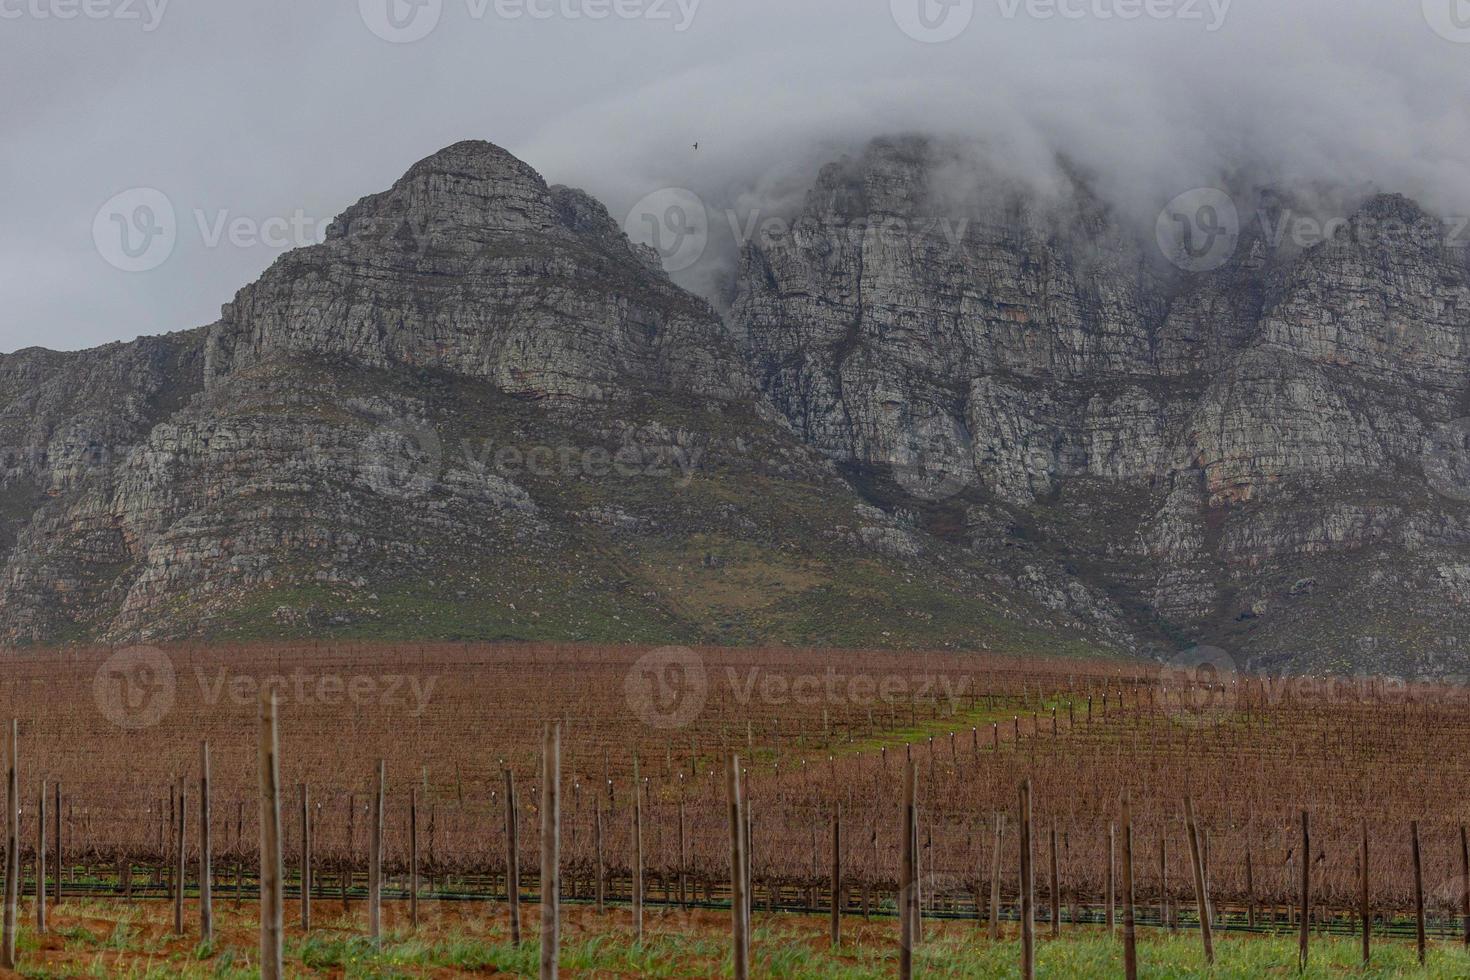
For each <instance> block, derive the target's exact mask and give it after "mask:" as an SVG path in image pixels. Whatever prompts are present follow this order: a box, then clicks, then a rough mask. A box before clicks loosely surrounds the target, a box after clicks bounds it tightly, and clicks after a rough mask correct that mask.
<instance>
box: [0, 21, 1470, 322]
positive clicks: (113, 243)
mask: <svg viewBox="0 0 1470 980" xmlns="http://www.w3.org/2000/svg"><path fill="white" fill-rule="evenodd" d="M390 5H391V7H390ZM420 35H421V36H420ZM0 83H3V88H0V91H3V93H4V96H3V98H0V172H3V182H0V203H3V211H0V299H3V302H0V351H11V350H15V349H18V348H21V347H26V346H30V345H43V346H48V347H55V348H66V349H75V348H80V347H87V346H91V345H94V344H98V343H103V342H106V341H109V340H117V339H129V338H132V337H135V336H137V335H139V334H147V333H161V332H166V331H170V330H179V329H186V328H189V327H194V326H198V325H202V324H206V323H210V322H212V321H213V320H214V319H215V318H216V317H217V316H218V312H219V306H220V304H221V303H223V302H226V301H228V300H229V299H230V298H231V296H232V295H233V294H234V292H235V290H236V289H238V288H239V287H240V286H241V285H243V284H244V283H246V282H248V281H249V280H251V279H252V278H254V277H255V276H256V275H258V274H259V273H260V271H261V270H263V269H264V268H265V267H266V266H267V265H268V264H269V263H270V262H271V261H272V260H273V259H274V258H275V257H276V256H278V255H279V254H280V253H281V251H282V250H283V249H284V248H287V247H291V246H293V245H296V244H299V243H301V242H302V241H309V240H312V239H313V238H314V237H315V236H316V235H318V234H319V232H320V229H321V228H322V226H323V225H324V223H325V222H326V221H328V220H330V218H331V217H333V216H334V215H336V214H337V213H338V212H339V211H341V210H342V209H343V208H344V207H346V206H347V205H349V204H350V203H352V202H353V201H355V200H357V199H358V198H359V197H361V196H363V195H365V194H368V193H372V192H375V191H378V190H381V189H383V188H385V187H387V186H388V185H389V184H391V183H392V182H393V180H394V179H396V178H397V177H398V176H399V175H401V173H402V172H403V171H404V170H405V169H406V168H407V167H408V166H410V165H411V164H412V163H413V162H414V161H416V160H418V159H420V158H422V157H424V156H426V155H428V154H429V153H431V152H433V151H434V150H436V149H438V148H439V147H441V146H444V145H446V144H448V143H452V142H455V141H457V140H461V139H466V138H478V139H487V140H490V141H492V142H496V143H499V144H501V145H503V146H505V147H506V148H507V149H509V150H511V151H512V152H514V153H516V154H517V155H519V156H521V157H522V158H523V159H525V160H527V161H528V162H529V163H530V164H532V165H533V166H534V167H536V168H537V169H538V170H540V171H541V172H542V173H543V174H545V175H546V177H547V178H548V179H549V180H551V181H553V182H565V183H573V184H577V185H579V186H583V187H585V188H586V189H588V190H589V191H591V192H592V193H594V194H596V195H597V196H599V197H600V198H602V199H603V200H604V201H605V202H607V203H608V204H609V205H610V206H611V207H612V209H613V211H614V213H615V214H616V215H618V216H619V217H620V218H621V216H622V214H624V213H626V211H627V209H628V208H629V207H630V206H631V205H632V204H633V203H634V202H635V201H638V200H639V199H640V198H642V197H643V196H644V195H646V194H648V193H650V192H653V191H656V190H658V189H660V188H663V187H670V186H673V187H687V188H692V189H693V190H694V191H696V192H697V193H698V194H699V195H701V196H702V197H704V198H705V199H707V200H708V201H710V202H713V203H715V204H716V206H721V207H722V206H725V204H726V203H728V202H735V203H739V202H741V201H745V202H747V203H748V202H749V201H751V200H755V199H759V197H760V196H761V195H762V194H779V193H780V192H781V191H782V189H783V188H788V187H789V185H791V184H792V182H793V180H795V179H797V177H799V175H800V174H802V173H804V172H805V168H807V167H808V166H809V165H810V163H811V161H812V160H813V159H816V158H819V157H822V156H824V155H828V154H831V153H835V152H838V151H840V149H842V148H843V147H845V146H850V145H853V144H854V143H856V142H857V141H860V140H863V139H865V138H867V137H870V136H872V135H875V134H880V133H883V132H893V131H902V130H926V131H933V132H936V133H941V134H944V135H968V136H975V137H982V138H985V139H988V140H992V141H996V142H998V143H999V144H1000V145H1003V146H1004V147H1005V153H1006V154H1007V155H1008V156H1010V157H1011V158H1013V159H1014V160H1015V161H1016V163H1017V166H1018V167H1019V168H1021V169H1023V170H1024V169H1025V168H1026V167H1027V166H1029V165H1030V162H1033V161H1039V160H1041V159H1043V158H1044V157H1045V156H1046V155H1048V154H1050V153H1051V152H1053V151H1054V150H1063V151H1065V152H1067V153H1069V154H1071V155H1073V156H1075V157H1076V158H1078V159H1080V160H1082V161H1084V162H1085V163H1086V164H1087V165H1088V166H1090V167H1092V168H1094V169H1095V170H1096V171H1097V172H1099V173H1101V174H1103V175H1104V177H1105V182H1106V183H1107V184H1108V185H1109V186H1108V190H1109V192H1110V193H1112V194H1114V195H1116V196H1117V198H1118V199H1119V200H1120V201H1124V202H1128V203H1129V204H1130V205H1136V206H1138V207H1140V208H1144V209H1146V208H1148V207H1155V208H1156V207H1157V203H1154V202H1162V201H1167V200H1169V199H1170V198H1172V197H1174V195H1176V194H1178V193H1180V192H1182V191H1185V190H1188V189H1190V188H1192V187H1196V186H1202V185H1207V184H1209V183H1211V182H1212V181H1215V180H1217V179H1218V177H1219V175H1220V173H1221V172H1222V171H1223V170H1226V169H1228V168H1231V167H1234V166H1240V165H1243V164H1250V165H1261V166H1265V167H1267V168H1269V169H1270V170H1271V171H1272V172H1276V173H1280V174H1281V175H1283V176H1284V177H1289V178H1301V177H1304V176H1310V177H1317V178H1321V179H1324V180H1328V181H1334V182H1348V183H1356V182H1376V183H1377V184H1379V185H1381V186H1383V187H1385V188H1387V189H1394V190H1403V191H1405V192H1408V193H1410V194H1413V195H1415V196H1418V197H1420V198H1421V199H1423V200H1425V202H1426V203H1427V204H1430V205H1431V206H1433V207H1435V208H1436V209H1438V210H1440V211H1442V212H1445V213H1447V214H1448V213H1470V0H1422V3H1421V0H1233V2H1230V0H172V2H167V0H0ZM696 141H698V142H699V143H700V145H701V148H700V150H699V152H698V153H695V152H694V151H693V150H692V149H691V144H692V143H694V142H696ZM104 205H106V207H104ZM166 209H171V210H172V212H173V214H174V220H173V221H172V222H171V223H169V224H168V226H167V229H166V230H167V231H168V234H166V235H163V236H159V235H157V234H155V233H156V232H158V231H159V229H162V228H164V224H165V216H164V215H163V211H165V210H166ZM1457 209H1458V210H1457ZM150 235H152V237H148V236H150ZM158 242H164V243H165V244H166V245H167V247H164V248H161V249H160V248H157V247H153V246H154V245H155V244H157V243H158ZM125 243H131V244H130V246H129V247H128V248H123V245H124V244H125Z"/></svg>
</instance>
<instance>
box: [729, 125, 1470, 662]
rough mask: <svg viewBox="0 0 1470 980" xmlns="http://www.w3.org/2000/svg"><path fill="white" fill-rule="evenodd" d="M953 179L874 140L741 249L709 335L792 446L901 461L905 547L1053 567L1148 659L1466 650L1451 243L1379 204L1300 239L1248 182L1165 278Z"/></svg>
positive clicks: (1460, 324)
mask: <svg viewBox="0 0 1470 980" xmlns="http://www.w3.org/2000/svg"><path fill="white" fill-rule="evenodd" d="M956 170H957V161H956V159H955V153H954V151H952V150H948V149H946V148H944V147H942V146H939V145H937V144H935V143H934V142H931V141H928V140H922V139H894V140H882V141H878V142H876V143H874V144H873V145H872V146H870V147H869V148H868V150H867V151H866V152H865V153H863V154H861V155H859V156H857V157H854V158H852V159H848V160H844V161H841V162H838V163H834V164H832V165H830V166H828V167H826V168H825V169H824V170H823V171H822V173H821V175H820V176H819V178H818V179H817V182H816V184H815V186H814V187H813V189H812V190H811V192H810V193H809V194H808V197H807V201H806V204H805V207H804V209H803V211H802V213H801V214H800V215H799V216H798V217H797V218H796V219H795V221H794V223H793V233H792V234H791V235H789V236H783V237H781V238H780V239H778V240H777V241H775V242H774V243H771V242H764V243H762V242H757V243H755V244H752V245H750V246H748V247H747V248H746V249H745V252H744V255H743V259H742V268H741V270H740V275H739V282H738V292H737V295H736V300H735V304H734V309H733V311H732V315H731V319H732V322H733V323H734V324H735V332H736V334H737V335H738V336H740V337H741V338H742V343H743V346H744V349H745V353H746V356H747V360H748V361H749V363H750V364H751V366H752V369H753V371H754V372H755V375H756V379H757V381H758V383H759V384H760V385H761V387H762V389H763V390H764V391H765V392H766V393H767V395H768V396H769V398H770V399H771V401H772V402H773V403H774V404H775V405H776V406H777V407H778V408H779V409H780V411H781V412H782V414H783V415H785V416H786V418H787V419H788V420H789V421H790V422H791V424H792V426H793V427H794V428H795V429H796V431H797V432H799V433H800V434H801V436H802V437H803V440H804V441H805V442H806V443H808V444H809V445H812V446H814V447H816V448H817V449H819V450H820V451H821V452H822V453H823V454H824V455H826V456H827V457H828V458H830V459H833V460H834V461H836V462H838V463H839V465H842V466H843V467H845V468H848V469H849V470H857V471H860V472H865V473H872V472H882V471H884V470H886V469H891V468H893V467H899V468H901V469H902V468H905V467H909V466H911V465H913V463H914V461H916V460H923V461H925V467H924V468H925V471H926V472H929V473H931V474H932V473H943V474H945V479H944V481H942V483H941V484H940V485H938V487H937V489H938V491H939V492H938V493H937V494H936V493H933V492H932V489H933V488H930V489H931V492H930V493H929V494H928V495H929V496H931V497H933V498H935V499H936V500H937V503H936V505H935V506H934V507H933V508H931V509H930V513H931V519H930V521H929V522H928V523H927V524H926V530H927V531H928V532H929V533H931V534H932V535H934V536H937V537H940V538H943V539H945V540H948V541H950V542H952V543H954V544H956V545H959V546H962V547H967V548H969V549H971V550H973V551H975V552H978V553H995V552H996V551H997V550H998V549H1003V548H1007V549H1011V550H1012V552H1013V553H1014V554H1015V555H1016V558H1015V559H1014V560H1015V561H1016V562H1017V563H1019V562H1022V561H1025V560H1028V558H1029V557H1031V556H1051V557H1053V558H1055V559H1057V560H1061V561H1064V562H1065V563H1066V565H1067V567H1068V568H1069V569H1070V570H1072V571H1074V572H1075V574H1076V576H1077V579H1078V581H1079V582H1080V583H1083V584H1085V586H1086V587H1087V588H1088V589H1089V590H1092V591H1094V592H1097V593H1100V594H1102V595H1105V596H1107V597H1109V598H1110V599H1111V600H1112V601H1113V602H1114V603H1115V604H1116V607H1117V608H1118V609H1119V610H1120V611H1121V614H1122V619H1123V620H1124V621H1125V622H1127V623H1128V624H1129V625H1130V627H1131V629H1132V631H1133V633H1134V635H1136V636H1138V637H1140V638H1143V642H1144V643H1145V644H1147V643H1148V642H1149V639H1154V640H1156V641H1157V642H1158V643H1160V644H1161V645H1162V646H1163V647H1164V648H1165V649H1168V648H1169V647H1170V645H1171V644H1187V643H1189V642H1194V641H1204V642H1208V643H1211V644H1214V645H1218V646H1220V647H1223V648H1224V649H1226V650H1227V651H1229V652H1230V653H1231V654H1232V656H1233V657H1234V658H1235V659H1236V660H1237V662H1243V663H1250V664H1253V665H1255V666H1260V667H1274V666H1291V667H1294V668H1298V669H1302V668H1312V669H1330V670H1343V671H1351V670H1356V669H1384V668H1387V667H1393V668H1394V669H1403V670H1411V671H1423V672H1427V673H1441V672H1444V671H1446V670H1453V669H1457V668H1459V667H1463V666H1464V665H1465V664H1467V663H1470V648H1467V646H1466V645H1465V643H1464V641H1463V640H1462V639H1461V637H1463V636H1464V635H1465V627H1466V625H1467V616H1466V612H1465V610H1466V607H1467V600H1470V588H1467V586H1470V561H1467V559H1470V552H1467V550H1466V544H1467V541H1470V537H1467V534H1470V509H1467V507H1466V501H1467V499H1470V481H1467V479H1466V477H1467V476H1470V470H1467V467H1466V465H1465V464H1466V461H1467V460H1470V454H1467V452H1466V438H1465V434H1466V433H1467V432H1470V424H1466V423H1464V422H1463V418H1464V416H1465V415H1466V414H1467V412H1466V408H1465V405H1466V399H1467V394H1470V262H1467V254H1466V249H1465V244H1466V239H1465V238H1464V236H1463V235H1460V236H1458V237H1457V233H1456V232H1455V228H1454V225H1453V224H1446V223H1442V222H1440V221H1437V220H1436V219H1434V218H1432V217H1431V216H1429V215H1427V214H1426V213H1424V212H1423V211H1422V210H1421V209H1419V208H1418V207H1417V206H1416V205H1415V204H1413V203H1412V202H1410V201H1408V200H1407V199H1405V198H1402V197H1398V196H1393V195H1377V196H1370V197H1369V198H1368V199H1366V200H1365V201H1363V202H1362V203H1361V206H1360V207H1359V208H1358V209H1357V210H1355V212H1354V213H1353V214H1352V216H1351V218H1350V220H1349V221H1346V222H1340V223H1339V224H1338V225H1337V226H1336V227H1335V228H1334V229H1333V233H1332V234H1331V235H1330V236H1329V237H1328V238H1327V239H1326V240H1323V241H1307V242H1303V243H1297V242H1296V241H1295V239H1296V237H1299V236H1293V235H1287V236H1282V235H1281V233H1280V231H1281V229H1283V228H1287V227H1289V226H1290V223H1291V222H1295V221H1296V220H1298V219H1299V218H1300V217H1302V215H1303V214H1304V213H1305V212H1304V211H1295V210H1293V202H1292V201H1291V200H1290V199H1288V198H1286V197H1283V196H1282V195H1280V194H1272V193H1269V192H1263V193H1261V194H1259V195H1258V197H1259V201H1258V204H1259V206H1258V209H1257V212H1258V215H1259V219H1260V220H1256V216H1254V215H1252V216H1248V220H1244V221H1242V222H1241V228H1240V239H1239V242H1238V244H1237V245H1236V247H1235V250H1234V252H1233V254H1232V255H1231V256H1230V258H1229V261H1227V262H1225V263H1224V264H1223V265H1221V266H1220V267H1219V268H1216V269H1213V270H1211V271H1207V272H1204V271H1202V272H1183V271H1181V270H1180V269H1178V268H1175V267H1173V266H1171V265H1169V264H1168V263H1161V262H1158V261H1156V259H1157V258H1158V257H1159V256H1160V255H1161V254H1162V253H1161V252H1160V251H1159V250H1158V249H1157V247H1156V246H1155V247H1154V248H1153V249H1152V250H1151V249H1150V248H1148V247H1146V246H1145V245H1144V244H1142V238H1143V237H1144V236H1142V235H1140V234H1138V233H1136V232H1134V231H1131V230H1130V229H1129V228H1128V227H1126V226H1124V225H1123V224H1121V223H1120V222H1119V220H1118V219H1117V217H1116V216H1115V215H1114V214H1113V213H1112V212H1111V211H1110V209H1108V208H1107V207H1105V206H1103V205H1102V204H1100V203H1099V202H1098V201H1097V200H1096V199H1095V198H1094V197H1093V196H1092V195H1091V194H1090V193H1089V191H1088V188H1087V185H1086V182H1085V181H1083V180H1081V179H1077V180H1075V182H1074V183H1073V185H1072V186H1071V187H1069V188H1067V189H1066V192H1065V193H1061V194H1058V195H1055V196H1054V197H1053V198H1039V197H1038V196H1037V195H1036V194H1034V193H1030V192H1026V191H1023V190H1018V189H1016V188H1015V187H1008V186H1007V185H1006V184H1005V183H1004V182H1002V181H998V180H997V181H984V182H982V183H983V185H984V193H983V194H980V195H978V196H976V195H964V194H958V195H957V194H956V192H955V190H954V185H955V180H954V174H955V172H956ZM875 229H876V231H875ZM885 229H886V233H885ZM1150 231H1152V229H1150ZM1426 231H1427V232H1428V233H1426ZM1283 237H1284V239H1285V240H1282V239H1283ZM1150 244H1152V243H1150ZM920 489H921V490H922V489H925V488H920Z"/></svg>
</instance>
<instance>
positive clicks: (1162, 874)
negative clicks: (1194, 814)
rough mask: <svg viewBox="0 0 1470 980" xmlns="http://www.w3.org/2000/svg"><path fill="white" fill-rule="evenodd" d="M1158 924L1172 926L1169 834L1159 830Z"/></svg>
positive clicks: (1170, 927) (1166, 926)
mask: <svg viewBox="0 0 1470 980" xmlns="http://www.w3.org/2000/svg"><path fill="white" fill-rule="evenodd" d="M1159 925H1160V926H1164V927H1165V928H1169V929H1172V928H1174V923H1173V921H1172V920H1171V919H1170V917H1169V835H1168V832H1167V831H1163V830H1161V831H1159Z"/></svg>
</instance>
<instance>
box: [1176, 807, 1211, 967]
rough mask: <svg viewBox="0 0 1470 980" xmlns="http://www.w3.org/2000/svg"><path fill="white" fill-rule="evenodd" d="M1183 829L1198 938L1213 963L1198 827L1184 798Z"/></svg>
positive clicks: (1206, 955) (1206, 958) (1209, 961)
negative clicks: (1192, 879) (1187, 843)
mask: <svg viewBox="0 0 1470 980" xmlns="http://www.w3.org/2000/svg"><path fill="white" fill-rule="evenodd" d="M1184 829H1185V831H1186V833H1187V834H1188V836H1189V865H1190V868H1191V870H1193V872H1194V901H1195V905H1196V907H1197V908H1198V909H1199V930H1200V939H1201V940H1202V941H1203V942H1204V946H1205V962H1206V963H1208V964H1209V965H1211V966H1214V965H1215V940H1214V937H1213V935H1212V934H1211V931H1210V898H1209V893H1208V892H1207V891H1206V890H1205V869H1204V862H1203V861H1202V860H1201V859H1200V852H1199V828H1198V827H1196V826H1195V823H1194V803H1193V801H1192V800H1190V798H1189V797H1187V796H1186V797H1185V798H1184Z"/></svg>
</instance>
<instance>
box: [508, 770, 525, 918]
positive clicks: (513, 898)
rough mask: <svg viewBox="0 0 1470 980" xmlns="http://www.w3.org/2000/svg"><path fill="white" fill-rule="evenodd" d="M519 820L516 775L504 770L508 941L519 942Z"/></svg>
mask: <svg viewBox="0 0 1470 980" xmlns="http://www.w3.org/2000/svg"><path fill="white" fill-rule="evenodd" d="M519 823H520V821H519V820H518V819H517V817H516V777H515V774H514V773H512V772H511V771H510V770H509V769H506V770H505V897H506V902H507V904H509V906H510V943H511V945H512V946H519V945H520V944H521V859H520V841H518V840H517V839H516V836H517V830H518V827H519Z"/></svg>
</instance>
